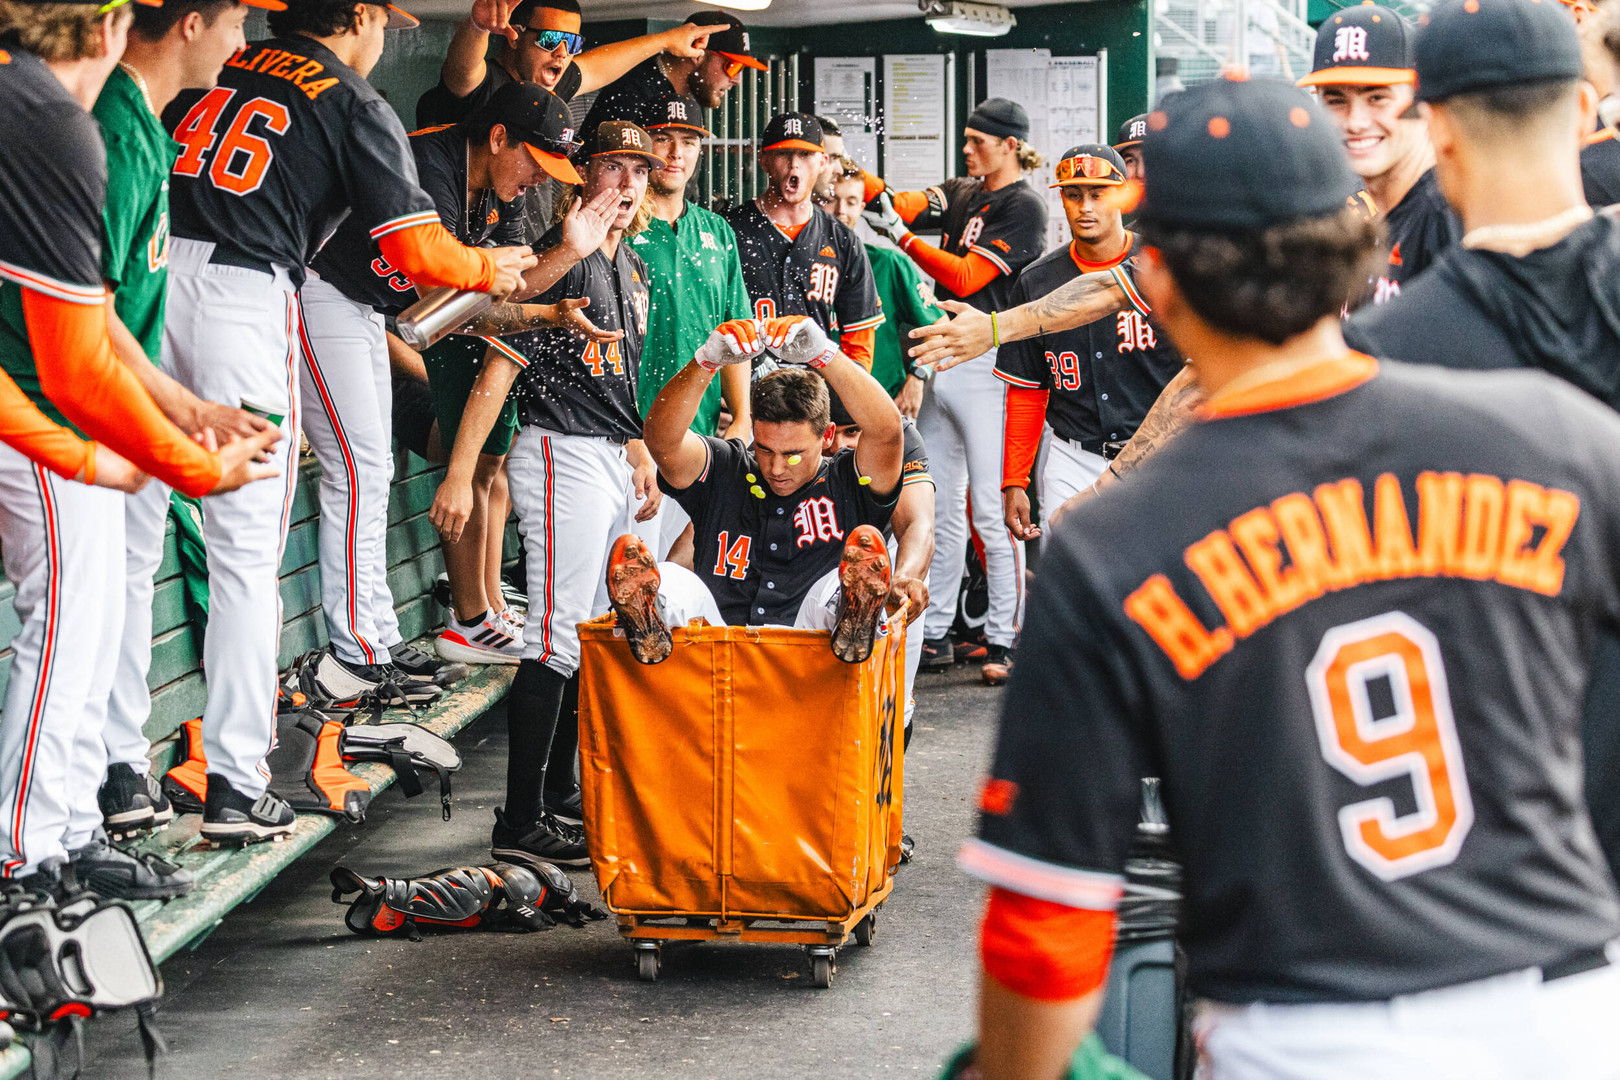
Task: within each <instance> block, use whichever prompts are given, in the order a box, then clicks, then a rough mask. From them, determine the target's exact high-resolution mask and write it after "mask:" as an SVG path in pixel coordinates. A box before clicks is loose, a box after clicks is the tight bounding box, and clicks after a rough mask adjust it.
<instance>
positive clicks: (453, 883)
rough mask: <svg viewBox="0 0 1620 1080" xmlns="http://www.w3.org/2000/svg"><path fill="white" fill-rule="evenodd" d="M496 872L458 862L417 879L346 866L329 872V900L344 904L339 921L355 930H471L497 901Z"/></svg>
mask: <svg viewBox="0 0 1620 1080" xmlns="http://www.w3.org/2000/svg"><path fill="white" fill-rule="evenodd" d="M500 886H501V879H500V877H499V876H497V875H496V874H494V873H493V872H491V871H489V870H485V869H484V868H483V867H478V866H458V867H455V868H453V869H447V870H438V871H435V872H434V873H431V874H427V875H424V876H423V877H417V878H382V877H363V876H361V875H360V874H356V873H355V872H354V871H353V870H350V869H347V868H346V867H342V866H340V867H338V868H337V869H336V870H333V871H332V902H333V903H334V904H341V903H343V901H344V899H345V897H347V896H348V895H349V894H351V893H359V895H358V896H356V897H355V899H354V902H353V903H351V904H350V905H349V912H348V914H347V915H346V916H345V917H344V922H346V923H347V924H348V926H349V929H350V930H353V931H354V932H355V933H357V934H376V935H378V936H383V937H386V936H405V937H409V938H411V939H412V940H413V941H414V940H417V939H418V938H419V937H420V934H419V933H418V930H417V928H418V927H420V926H441V927H460V928H471V927H474V926H479V925H481V924H482V923H484V922H485V921H486V920H487V919H488V918H489V917H490V915H491V914H492V912H493V910H494V908H495V906H496V905H497V904H498V903H499V902H500V894H499V893H498V892H497V891H496V890H497V889H499V888H500Z"/></svg>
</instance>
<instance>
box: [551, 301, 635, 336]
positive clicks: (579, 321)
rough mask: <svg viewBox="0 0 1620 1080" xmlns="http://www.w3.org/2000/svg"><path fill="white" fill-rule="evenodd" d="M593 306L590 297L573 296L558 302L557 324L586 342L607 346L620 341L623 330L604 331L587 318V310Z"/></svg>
mask: <svg viewBox="0 0 1620 1080" xmlns="http://www.w3.org/2000/svg"><path fill="white" fill-rule="evenodd" d="M590 306H591V298H590V297H588V296H572V297H567V298H565V299H563V300H559V301H558V302H557V323H558V325H559V326H562V327H565V328H566V329H568V330H571V331H573V333H574V334H575V335H576V336H578V337H582V338H584V339H585V340H586V341H594V342H596V343H597V344H598V345H606V344H607V343H608V342H610V341H618V340H619V339H620V338H622V337H624V331H623V330H603V329H602V328H601V327H599V326H597V325H596V324H595V323H593V322H591V320H589V319H587V318H586V317H585V309H586V308H588V307H590Z"/></svg>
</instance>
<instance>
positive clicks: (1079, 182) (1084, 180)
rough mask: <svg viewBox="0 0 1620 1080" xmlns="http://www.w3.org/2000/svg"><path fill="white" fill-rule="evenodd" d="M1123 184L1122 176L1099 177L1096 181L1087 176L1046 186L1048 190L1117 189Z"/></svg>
mask: <svg viewBox="0 0 1620 1080" xmlns="http://www.w3.org/2000/svg"><path fill="white" fill-rule="evenodd" d="M1124 183H1125V178H1124V177H1123V176H1122V177H1119V178H1118V179H1110V178H1107V177H1100V178H1098V179H1092V178H1091V177H1089V176H1076V177H1075V178H1074V179H1072V180H1059V181H1058V182H1057V183H1055V184H1047V185H1046V186H1047V187H1049V188H1055V187H1119V186H1120V185H1122V184H1124Z"/></svg>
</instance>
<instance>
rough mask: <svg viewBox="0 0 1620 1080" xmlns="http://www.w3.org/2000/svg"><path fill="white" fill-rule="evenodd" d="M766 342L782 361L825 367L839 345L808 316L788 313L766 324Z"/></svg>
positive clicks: (797, 364)
mask: <svg viewBox="0 0 1620 1080" xmlns="http://www.w3.org/2000/svg"><path fill="white" fill-rule="evenodd" d="M765 341H766V344H768V345H769V346H770V347H771V348H773V349H775V350H777V352H778V353H779V354H780V355H781V358H782V364H783V365H784V366H787V365H795V366H798V367H811V368H824V367H826V366H827V361H829V360H831V359H832V358H833V357H834V356H836V355H838V346H837V345H835V344H833V342H832V339H831V338H829V337H828V336H827V334H826V331H824V330H822V329H821V327H820V326H818V325H816V321H815V320H814V319H812V318H810V316H808V315H787V316H783V317H782V318H778V319H771V320H770V321H769V322H767V323H766V324H765Z"/></svg>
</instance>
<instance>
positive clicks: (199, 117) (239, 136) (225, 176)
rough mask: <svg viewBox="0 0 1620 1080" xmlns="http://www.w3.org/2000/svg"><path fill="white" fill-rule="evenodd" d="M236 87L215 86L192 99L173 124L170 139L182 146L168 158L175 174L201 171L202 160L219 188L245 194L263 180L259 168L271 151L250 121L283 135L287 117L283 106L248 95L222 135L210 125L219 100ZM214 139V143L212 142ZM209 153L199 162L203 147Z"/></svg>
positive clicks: (220, 108) (224, 101)
mask: <svg viewBox="0 0 1620 1080" xmlns="http://www.w3.org/2000/svg"><path fill="white" fill-rule="evenodd" d="M235 96H236V91H235V90H234V89H231V88H229V87H224V86H216V87H214V89H212V90H210V91H208V93H206V94H204V95H203V96H202V97H201V98H199V99H198V101H197V104H195V105H193V106H192V107H191V111H190V112H188V113H186V117H185V119H184V120H181V121H180V126H179V127H177V128H175V131H174V138H175V141H176V142H178V143H180V144H181V146H182V147H184V149H182V150H181V152H180V158H179V160H177V161H176V162H175V163H174V174H175V175H176V176H201V175H202V174H203V169H204V167H205V165H206V167H207V170H208V179H209V180H210V181H212V182H213V185H214V186H215V187H217V188H219V189H220V190H221V191H228V192H230V193H231V194H232V195H246V194H248V193H250V192H253V191H257V190H258V189H259V185H260V184H261V183H263V182H264V171H265V170H266V169H268V168H269V167H270V161H271V159H272V158H273V157H274V156H275V151H274V150H273V149H272V148H271V146H270V141H269V140H268V139H266V138H265V137H264V136H263V135H260V134H256V133H254V132H250V131H249V130H248V129H249V128H250V127H253V126H254V121H255V120H257V121H260V123H259V124H258V126H257V130H258V131H262V132H267V133H269V134H271V135H285V134H286V133H287V127H288V125H289V124H291V123H292V116H291V114H289V113H288V112H287V106H285V105H283V104H282V103H281V102H279V101H272V100H270V99H269V98H263V97H261V98H254V99H253V100H252V101H249V102H246V103H245V104H243V106H242V107H241V108H240V109H237V110H236V115H235V117H233V118H232V120H231V123H230V126H229V127H227V128H226V129H225V134H224V137H223V138H222V137H221V136H220V135H219V134H218V132H217V130H216V128H217V127H218V125H219V121H220V117H221V116H222V115H223V114H224V112H225V106H227V105H229V104H230V101H231V98H233V97H235ZM215 142H218V143H219V145H218V146H217V147H215V145H214V144H215ZM210 149H212V150H213V158H212V160H210V161H207V162H205V161H204V159H205V158H206V157H207V156H208V151H209V150H210Z"/></svg>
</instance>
